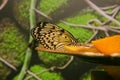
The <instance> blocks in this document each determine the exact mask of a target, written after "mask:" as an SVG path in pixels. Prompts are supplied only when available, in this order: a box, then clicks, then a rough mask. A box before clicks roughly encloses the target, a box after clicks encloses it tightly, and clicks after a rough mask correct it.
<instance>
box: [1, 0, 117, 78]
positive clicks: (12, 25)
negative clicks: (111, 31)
mask: <svg viewBox="0 0 120 80" xmlns="http://www.w3.org/2000/svg"><path fill="white" fill-rule="evenodd" d="M117 1H119V0H115V2H114V3H117ZM94 2H95V3H97V4H99V5H101V6H106V5H110V4H113V1H112V0H106V1H104V0H101V1H99V0H95V1H94ZM102 2H103V3H104V2H106V4H102ZM29 8H30V0H11V1H10V0H9V1H8V3H7V5H6V6H5V7H4V8H3V9H2V10H1V11H0V57H1V58H3V59H5V60H6V61H8V62H9V63H11V64H12V65H14V66H15V67H17V69H18V71H17V72H15V71H13V70H11V69H10V68H9V67H7V66H6V65H5V64H3V63H2V62H0V80H8V79H9V80H10V79H11V80H13V79H15V80H16V76H17V75H18V73H19V72H20V70H21V66H22V64H23V61H24V56H25V51H26V49H27V47H28V44H29V43H28V40H29V36H30V28H29ZM36 8H37V9H38V10H40V11H42V12H43V13H45V14H46V15H48V16H51V17H52V18H53V21H50V20H47V19H46V18H44V17H43V16H41V15H39V14H37V13H36V23H37V22H39V21H49V22H53V23H55V24H57V25H58V26H60V27H62V28H64V29H66V30H68V31H69V32H71V33H72V34H73V35H74V37H75V38H79V42H85V41H87V40H88V39H89V38H90V37H91V36H92V34H93V32H92V31H91V30H89V29H83V28H78V27H76V28H74V27H71V26H68V25H65V24H63V23H60V22H59V20H65V21H67V22H69V23H75V24H87V22H88V21H89V20H91V19H94V18H100V17H99V16H98V14H97V13H95V12H94V11H93V10H91V9H90V8H87V7H86V4H85V2H83V1H82V0H76V1H75V0H38V1H37V4H36ZM101 19H103V18H101ZM69 59H70V56H69V55H61V54H52V53H47V52H40V51H39V52H33V54H32V57H31V61H30V65H29V69H30V70H31V71H32V72H33V73H35V74H36V73H38V72H40V71H42V70H46V69H48V68H49V67H52V66H63V65H64V64H65V63H66V62H67V61H68V60H69ZM95 66H96V65H95V64H92V63H87V62H83V61H81V60H80V59H78V58H75V59H74V60H73V62H72V63H71V64H70V65H69V66H68V67H67V68H65V69H64V70H55V71H51V72H50V71H47V72H45V73H42V74H40V75H38V76H39V77H40V78H42V80H79V79H80V77H81V76H82V75H83V74H84V73H86V72H87V71H88V70H90V69H91V68H94V67H95ZM28 76H29V75H27V77H28ZM30 80H35V79H34V78H31V79H30Z"/></svg>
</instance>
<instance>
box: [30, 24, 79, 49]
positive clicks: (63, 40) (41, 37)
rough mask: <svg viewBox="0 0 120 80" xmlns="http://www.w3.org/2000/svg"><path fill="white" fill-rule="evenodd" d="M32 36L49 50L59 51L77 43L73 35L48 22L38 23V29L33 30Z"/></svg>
mask: <svg viewBox="0 0 120 80" xmlns="http://www.w3.org/2000/svg"><path fill="white" fill-rule="evenodd" d="M31 34H32V36H33V37H34V39H35V40H37V41H39V42H40V43H41V44H42V45H43V47H44V48H47V49H59V48H60V47H63V46H64V45H70V44H75V43H76V42H77V40H76V39H75V38H74V37H73V36H72V34H71V33H69V32H68V31H66V30H64V29H62V28H60V27H58V26H57V25H54V24H51V23H48V22H40V23H38V25H37V27H35V28H33V29H32V30H31Z"/></svg>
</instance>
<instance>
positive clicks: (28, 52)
mask: <svg viewBox="0 0 120 80" xmlns="http://www.w3.org/2000/svg"><path fill="white" fill-rule="evenodd" d="M35 4H36V0H31V4H30V29H32V28H33V27H34V24H35V13H34V10H33V9H34V8H35ZM32 40H33V39H32V37H31V36H30V38H29V43H30V42H32ZM31 55H32V51H31V49H30V48H29V47H28V48H27V50H26V55H25V60H24V63H23V66H22V69H21V72H20V74H19V76H18V80H23V78H24V76H25V73H26V70H27V68H28V67H29V63H30V59H31Z"/></svg>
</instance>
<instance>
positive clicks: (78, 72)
mask: <svg viewBox="0 0 120 80" xmlns="http://www.w3.org/2000/svg"><path fill="white" fill-rule="evenodd" d="M78 63H79V64H78ZM96 66H97V65H96V64H92V63H87V62H82V61H81V60H80V59H78V58H76V57H75V59H74V61H73V62H72V63H71V64H70V65H69V66H68V67H67V68H66V69H64V70H63V71H62V75H63V76H64V78H65V80H79V79H80V77H81V76H83V75H84V74H85V73H86V72H88V71H89V70H90V69H94V68H95V67H96Z"/></svg>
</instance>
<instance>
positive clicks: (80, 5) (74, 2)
mask: <svg viewBox="0 0 120 80" xmlns="http://www.w3.org/2000/svg"><path fill="white" fill-rule="evenodd" d="M85 7H86V4H85V2H84V1H83V0H68V2H67V5H66V6H64V5H62V6H61V7H59V8H58V9H57V10H56V11H54V12H53V13H51V14H50V16H51V17H52V18H53V22H58V21H59V20H62V19H65V18H67V17H71V16H74V15H75V14H77V13H78V12H80V11H81V10H82V9H84V8H85Z"/></svg>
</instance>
